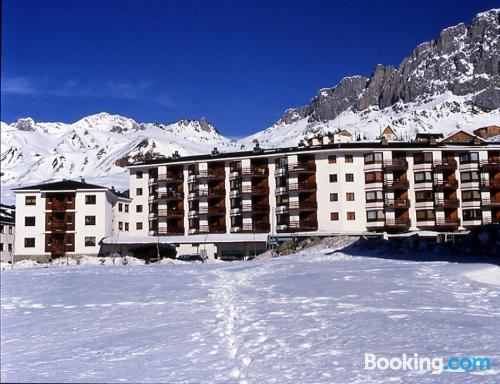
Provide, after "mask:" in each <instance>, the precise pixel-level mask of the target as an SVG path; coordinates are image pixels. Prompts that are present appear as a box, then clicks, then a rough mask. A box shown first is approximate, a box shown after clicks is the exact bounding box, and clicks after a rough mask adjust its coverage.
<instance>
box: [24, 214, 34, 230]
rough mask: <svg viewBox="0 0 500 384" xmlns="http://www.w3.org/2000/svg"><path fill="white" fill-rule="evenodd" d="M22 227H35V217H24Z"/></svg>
mask: <svg viewBox="0 0 500 384" xmlns="http://www.w3.org/2000/svg"><path fill="white" fill-rule="evenodd" d="M24 226H25V227H34V226H35V216H26V217H25V218H24Z"/></svg>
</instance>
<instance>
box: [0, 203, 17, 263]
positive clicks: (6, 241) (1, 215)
mask: <svg viewBox="0 0 500 384" xmlns="http://www.w3.org/2000/svg"><path fill="white" fill-rule="evenodd" d="M15 220H16V208H15V206H12V205H5V204H0V259H1V261H3V262H9V261H11V260H12V257H13V255H14V240H15V236H16V233H15V224H16V223H15Z"/></svg>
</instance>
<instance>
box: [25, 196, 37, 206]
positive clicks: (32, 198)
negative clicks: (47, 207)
mask: <svg viewBox="0 0 500 384" xmlns="http://www.w3.org/2000/svg"><path fill="white" fill-rule="evenodd" d="M24 203H25V204H26V205H36V196H26V197H25V198H24Z"/></svg>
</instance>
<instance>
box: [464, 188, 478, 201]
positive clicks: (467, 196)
mask: <svg viewBox="0 0 500 384" xmlns="http://www.w3.org/2000/svg"><path fill="white" fill-rule="evenodd" d="M462 200H463V201H474V200H481V192H479V191H477V190H476V191H462Z"/></svg>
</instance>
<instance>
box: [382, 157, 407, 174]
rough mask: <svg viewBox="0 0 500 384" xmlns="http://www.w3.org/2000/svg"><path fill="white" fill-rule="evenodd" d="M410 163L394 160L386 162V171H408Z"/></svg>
mask: <svg viewBox="0 0 500 384" xmlns="http://www.w3.org/2000/svg"><path fill="white" fill-rule="evenodd" d="M407 169H408V162H407V161H406V160H403V159H393V160H385V161H384V170H386V171H406V170H407Z"/></svg>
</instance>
